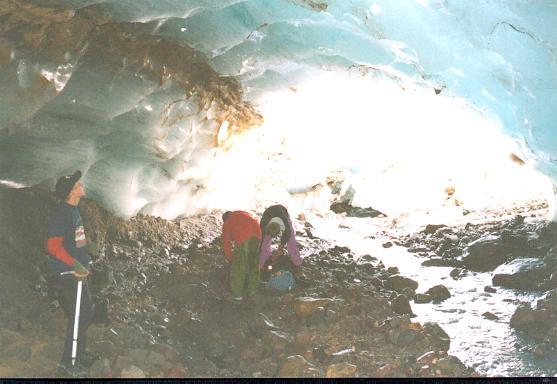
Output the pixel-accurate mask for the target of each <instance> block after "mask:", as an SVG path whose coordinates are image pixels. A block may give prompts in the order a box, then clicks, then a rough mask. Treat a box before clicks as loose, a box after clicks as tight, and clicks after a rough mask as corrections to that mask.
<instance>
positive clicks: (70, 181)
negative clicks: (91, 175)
mask: <svg viewBox="0 0 557 384" xmlns="http://www.w3.org/2000/svg"><path fill="white" fill-rule="evenodd" d="M79 179H81V171H75V172H74V174H73V175H67V176H62V177H61V178H59V179H58V181H57V182H56V187H55V189H54V192H55V193H56V195H57V196H58V197H59V198H61V199H62V200H66V199H67V198H68V195H69V194H70V191H71V190H72V188H73V186H74V185H75V183H77V181H78V180H79Z"/></svg>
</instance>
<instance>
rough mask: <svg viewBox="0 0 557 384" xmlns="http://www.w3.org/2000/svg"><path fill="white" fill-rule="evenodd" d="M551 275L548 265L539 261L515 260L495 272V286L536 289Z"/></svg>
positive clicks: (530, 259) (532, 259) (531, 259)
mask: <svg viewBox="0 0 557 384" xmlns="http://www.w3.org/2000/svg"><path fill="white" fill-rule="evenodd" d="M550 275H551V271H550V270H549V269H548V268H547V265H546V264H545V263H544V262H543V261H542V260H539V259H535V258H525V259H515V260H512V261H510V262H508V263H506V264H503V265H501V266H499V267H498V268H497V269H496V270H495V271H494V272H493V285H495V286H499V287H505V288H514V289H524V290H529V289H536V287H537V285H538V284H539V283H540V282H542V281H543V280H544V279H545V278H546V277H549V276H550Z"/></svg>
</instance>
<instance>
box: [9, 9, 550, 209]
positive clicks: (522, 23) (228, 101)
mask: <svg viewBox="0 0 557 384" xmlns="http://www.w3.org/2000/svg"><path fill="white" fill-rule="evenodd" d="M0 19H1V23H0V89H1V90H2V92H1V94H0V180H9V181H12V182H17V183H22V184H26V185H29V184H36V183H41V182H43V183H45V184H46V185H47V186H52V183H53V180H54V179H55V178H56V177H58V176H59V175H61V174H64V173H66V172H69V171H71V170H73V169H74V168H82V169H83V170H84V171H85V172H86V176H85V182H86V187H87V188H88V190H89V191H90V193H91V194H92V195H93V196H94V197H97V198H99V199H101V200H103V201H104V202H105V204H107V205H108V206H109V208H111V209H113V210H115V211H116V212H118V213H121V214H124V215H130V214H133V213H135V212H137V211H138V210H140V209H143V210H144V211H145V212H149V213H154V214H161V215H163V216H166V217H172V216H174V215H175V214H177V213H181V212H185V213H193V212H195V211H197V210H199V209H202V208H203V207H209V206H211V205H214V204H215V202H216V201H221V202H222V201H223V200H222V199H225V200H226V198H230V197H231V196H232V195H234V196H243V198H246V196H248V195H249V193H248V191H245V190H242V188H240V187H238V185H241V184H246V183H249V182H250V177H251V175H248V174H247V173H245V172H244V173H242V172H237V167H236V168H235V167H232V166H231V164H234V163H235V162H240V161H244V162H246V161H248V163H249V159H251V157H250V156H255V155H254V154H253V153H250V155H249V156H247V157H246V155H247V152H249V148H252V147H253V146H256V145H257V141H256V140H255V141H253V142H252V145H251V147H250V146H244V147H242V150H241V151H240V153H236V154H235V155H233V153H234V151H230V150H229V149H228V150H227V149H226V148H231V146H232V145H233V143H234V141H233V137H235V136H237V135H236V134H238V133H240V132H243V131H244V130H245V129H246V128H250V127H255V126H258V125H259V124H260V123H261V121H262V119H261V116H260V115H259V114H258V112H257V106H258V105H259V104H260V103H262V102H264V100H265V97H266V95H268V94H269V92H272V91H274V90H277V89H288V88H290V89H294V90H295V88H296V86H297V85H298V84H299V83H300V82H302V81H304V80H306V79H308V78H311V77H312V76H315V75H316V74H317V73H318V72H320V71H345V72H350V73H355V72H357V73H358V74H359V75H362V76H367V77H381V78H389V79H391V80H392V81H394V82H397V83H398V84H400V85H401V86H402V87H404V86H406V85H408V84H412V85H413V86H420V87H426V88H430V89H431V92H434V90H435V92H437V93H442V94H443V95H456V96H459V97H462V98H465V99H467V100H468V101H469V102H470V103H471V104H472V105H474V106H475V107H477V108H478V109H480V110H481V111H483V112H484V113H485V114H486V115H489V116H491V117H495V118H497V119H499V120H500V121H501V123H502V127H503V129H504V131H505V133H506V134H508V135H509V136H510V137H512V138H513V139H514V140H515V141H516V143H517V144H518V145H519V146H520V147H521V149H522V152H521V153H520V155H521V156H522V157H523V158H525V159H527V160H529V161H531V162H533V163H534V164H535V166H536V167H537V168H538V169H539V170H541V171H542V172H544V173H545V174H547V175H549V176H550V177H551V178H552V179H553V180H555V181H557V131H556V130H555V129H554V121H555V118H556V117H557V116H556V115H557V112H556V108H555V105H557V93H556V84H557V69H556V68H557V67H556V61H555V60H556V59H555V49H556V43H557V35H556V34H555V31H556V30H557V4H555V2H554V1H552V0H536V1H528V0H507V1H503V0H483V1H479V2H473V3H472V2H470V1H465V0H460V1H458V0H429V1H428V0H415V1H411V0H398V1H395V0H383V1H381V0H375V1H368V0H351V1H348V0H327V1H317V0H315V1H314V0H306V1H304V0H296V1H295V0H290V1H287V0H245V1H241V0H226V1H211V0H188V1H186V0H158V1H152V0H118V1H116V0H114V1H106V0H102V1H101V0H42V1H40V2H38V1H27V0H11V1H5V2H2V3H0ZM331 97H334V92H331ZM370 107H373V106H370ZM373 129H376V130H377V134H378V135H380V134H381V126H375V127H374V128H373ZM447 129H451V127H450V126H449V127H447ZM471 151H473V148H471ZM246 158H247V159H248V160H245V159H246ZM242 159H243V160H242ZM228 167H230V168H228ZM234 172H236V173H234ZM231 175H235V176H236V179H233V178H232V176H231ZM227 183H228V184H227ZM226 185H228V186H229V187H230V185H235V187H232V188H233V189H234V193H228V194H225V195H223V192H222V189H223V186H226ZM237 202H238V200H236V201H235V203H237Z"/></svg>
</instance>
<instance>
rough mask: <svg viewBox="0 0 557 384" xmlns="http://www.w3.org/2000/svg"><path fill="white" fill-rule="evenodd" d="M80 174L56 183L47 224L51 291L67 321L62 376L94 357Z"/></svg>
mask: <svg viewBox="0 0 557 384" xmlns="http://www.w3.org/2000/svg"><path fill="white" fill-rule="evenodd" d="M80 178H81V172H80V171H76V172H75V173H74V174H72V175H68V176H63V177H61V178H60V179H59V180H58V182H57V183H56V190H55V192H56V195H57V196H58V197H59V198H60V204H59V205H58V207H56V209H54V210H53V211H52V213H51V215H50V219H49V224H48V242H47V249H48V253H49V260H48V269H49V280H50V284H51V285H52V289H53V291H54V292H56V296H57V298H58V301H59V302H60V306H61V307H62V309H63V310H64V313H65V315H66V317H67V318H68V325H67V328H66V341H65V342H64V351H63V353H62V359H61V361H60V368H61V370H62V371H63V372H66V373H73V372H76V371H77V370H78V369H79V368H84V367H87V366H88V365H90V364H91V363H92V357H91V355H90V354H88V352H86V351H85V345H86V339H87V328H88V327H89V325H90V324H91V323H92V321H93V317H94V313H95V306H94V304H93V301H92V299H91V294H90V291H89V284H88V282H87V280H85V279H86V278H87V276H88V275H90V273H91V267H90V264H91V258H90V257H89V254H88V252H87V247H86V245H87V239H86V237H85V230H84V229H83V222H82V220H81V215H80V213H79V208H78V205H79V201H80V200H81V198H82V197H83V196H84V195H85V190H84V188H83V184H82V183H81V182H80V181H79V179H80ZM78 280H82V281H83V289H82V292H81V306H80V316H79V325H78V328H79V334H78V342H77V359H76V360H77V361H76V362H75V364H76V365H75V366H73V365H72V341H73V332H74V316H75V306H76V296H77V292H76V287H77V282H78Z"/></svg>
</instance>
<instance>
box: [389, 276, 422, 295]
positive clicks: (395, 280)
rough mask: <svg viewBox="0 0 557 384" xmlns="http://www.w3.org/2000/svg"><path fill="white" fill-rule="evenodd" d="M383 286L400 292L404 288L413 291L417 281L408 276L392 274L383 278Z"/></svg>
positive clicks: (416, 286)
mask: <svg viewBox="0 0 557 384" xmlns="http://www.w3.org/2000/svg"><path fill="white" fill-rule="evenodd" d="M384 286H385V288H388V289H392V290H394V291H397V292H402V290H403V289H404V288H410V289H412V290H413V291H415V290H416V289H417V288H418V282H417V281H415V280H412V279H410V278H408V277H404V276H401V275H394V276H390V277H389V278H387V280H385V282H384Z"/></svg>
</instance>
